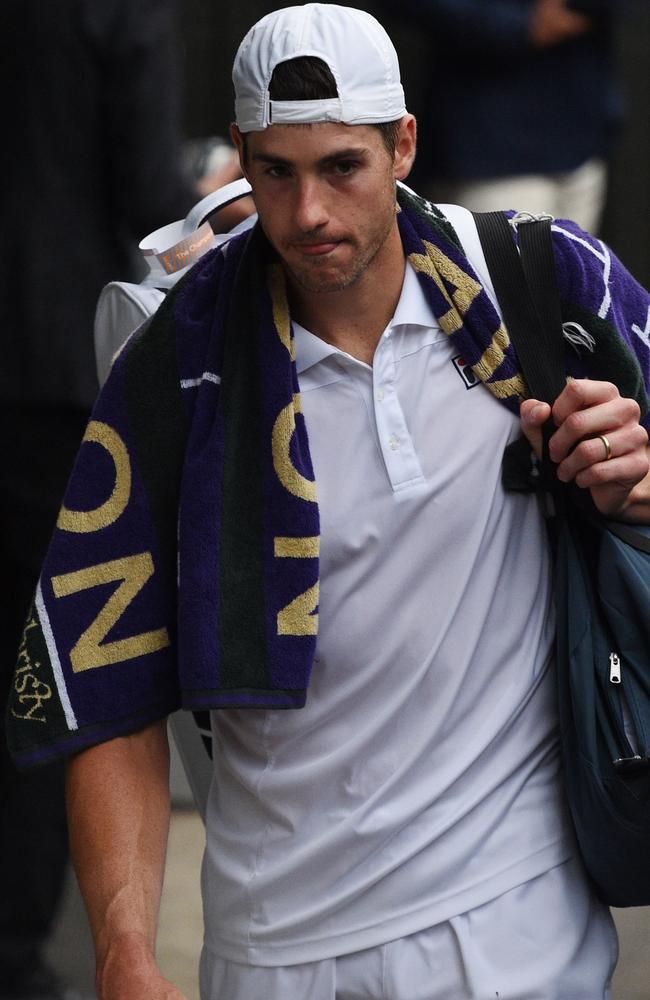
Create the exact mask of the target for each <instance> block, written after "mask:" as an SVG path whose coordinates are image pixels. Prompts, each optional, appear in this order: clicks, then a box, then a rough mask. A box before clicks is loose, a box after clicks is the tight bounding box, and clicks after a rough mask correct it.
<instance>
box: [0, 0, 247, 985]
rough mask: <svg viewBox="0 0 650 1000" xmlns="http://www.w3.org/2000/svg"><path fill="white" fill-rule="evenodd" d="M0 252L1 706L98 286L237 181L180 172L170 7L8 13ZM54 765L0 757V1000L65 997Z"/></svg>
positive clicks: (132, 2) (66, 1)
mask: <svg viewBox="0 0 650 1000" xmlns="http://www.w3.org/2000/svg"><path fill="white" fill-rule="evenodd" d="M1 27H2V31H1V33H0V38H1V39H2V41H1V42H0V45H1V47H2V48H1V51H2V59H1V64H2V70H1V73H2V77H1V79H2V92H3V94H4V108H5V111H4V125H5V138H6V139H7V140H8V141H9V144H10V152H9V153H8V154H7V155H5V157H3V166H2V171H3V176H2V184H1V190H2V199H3V200H2V229H1V235H0V241H1V242H0V275H1V277H0V282H1V284H0V331H1V336H2V364H1V365H0V443H1V447H2V453H3V469H2V483H1V488H0V509H1V511H2V520H1V528H0V532H1V534H0V554H1V558H2V566H3V574H4V580H5V587H4V588H3V590H4V594H5V597H4V599H3V601H2V603H1V604H0V655H1V666H0V685H1V686H0V691H1V693H2V705H3V709H4V705H5V703H6V697H7V692H8V688H9V682H10V678H11V675H12V673H13V670H14V667H15V662H16V650H17V648H18V644H19V640H20V633H21V629H22V626H23V623H24V617H25V614H26V612H27V609H28V606H29V602H30V600H31V597H32V594H33V590H34V587H35V585H36V581H37V578H38V573H39V569H40V565H41V563H42V560H43V557H44V554H45V550H46V546H47V542H48V539H49V537H50V535H51V533H52V530H53V527H54V523H55V521H56V515H57V512H58V509H59V506H60V503H61V498H62V496H63V492H64V488H65V483H66V480H67V478H68V474H69V471H70V468H71V466H72V462H73V459H74V456H75V454H76V452H77V449H78V447H79V442H80V441H81V438H82V435H83V432H84V428H85V426H86V422H87V419H88V415H89V412H90V408H91V406H92V403H93V401H94V398H95V395H96V393H97V388H98V386H97V377H96V374H95V359H94V352H93V341H92V330H93V317H94V311H95V304H96V301H97V297H98V295H99V292H100V290H101V288H102V286H103V285H104V284H105V283H106V282H108V281H110V280H112V279H115V278H125V279H128V278H134V279H135V280H137V279H138V276H137V275H136V274H135V273H134V262H135V255H134V247H135V245H136V243H137V241H138V240H139V239H140V238H141V237H142V236H143V235H145V234H146V233H148V232H150V231H151V230H152V229H155V228H157V227H159V226H162V225H164V224H166V223H168V222H171V221H173V220H175V219H177V218H179V217H182V216H184V215H185V214H186V212H187V210H188V209H189V208H190V207H191V206H192V205H193V204H194V202H196V201H197V200H198V198H199V197H201V196H202V195H203V194H205V193H207V191H208V190H210V189H211V187H212V186H218V184H219V183H221V182H223V183H226V182H227V181H229V180H233V179H234V178H235V177H236V176H239V169H238V167H236V166H235V165H234V164H235V163H236V158H235V159H234V161H230V162H226V161H223V160H222V162H221V164H220V166H219V170H218V171H217V173H216V174H214V175H211V176H210V177H206V178H204V179H203V180H202V182H201V183H200V184H197V183H195V182H194V181H193V180H191V179H189V178H187V177H186V176H185V175H184V174H183V171H182V170H181V161H182V148H181V134H180V127H179V122H180V94H181V91H180V87H179V59H178V38H177V34H176V23H175V12H174V6H173V3H172V2H168V0H157V2H151V0H59V2H58V3H56V4H47V3H39V2H38V0H6V2H5V3H4V4H3V5H2V20H1ZM63 778H64V773H63V765H62V764H54V765H48V766H47V767H44V768H42V769H40V770H37V771H35V772H33V773H30V774H19V773H17V772H16V770H15V769H14V767H13V766H12V764H11V763H10V761H9V757H8V754H7V750H6V746H5V740H4V735H3V737H2V740H0V997H2V998H3V1000H18V998H30V1000H55V998H63V997H71V996H72V995H73V994H72V993H71V992H70V991H65V990H64V989H63V987H62V986H61V985H59V984H57V982H56V979H55V977H54V975H53V974H52V972H51V971H50V970H49V969H48V968H47V967H46V965H45V963H44V961H43V957H42V950H43V945H44V942H45V941H46V939H47V936H48V933H49V930H50V927H51V923H52V919H53V915H54V913H55V910H56V906H57V903H58V900H59V897H60V892H61V888H62V884H63V880H64V875H65V871H66V864H67V857H68V846H67V831H66V822H65V810H64V797H63Z"/></svg>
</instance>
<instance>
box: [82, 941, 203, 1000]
mask: <svg viewBox="0 0 650 1000" xmlns="http://www.w3.org/2000/svg"><path fill="white" fill-rule="evenodd" d="M96 985H97V997H98V1000H187V997H186V996H185V995H184V994H183V993H181V992H180V990H177V989H176V987H175V986H174V984H173V983H170V981H169V980H168V979H165V977H164V976H163V975H162V973H161V972H160V970H159V969H158V966H157V965H156V961H155V959H154V957H153V954H152V953H151V950H150V949H149V947H148V946H147V945H146V944H145V943H144V942H143V940H142V939H141V937H140V936H139V935H123V936H122V937H121V938H120V939H119V940H118V941H117V942H116V944H115V945H114V946H113V947H111V948H109V950H108V953H107V955H106V957H105V958H104V960H103V962H102V963H101V965H99V966H98V969H97V980H96Z"/></svg>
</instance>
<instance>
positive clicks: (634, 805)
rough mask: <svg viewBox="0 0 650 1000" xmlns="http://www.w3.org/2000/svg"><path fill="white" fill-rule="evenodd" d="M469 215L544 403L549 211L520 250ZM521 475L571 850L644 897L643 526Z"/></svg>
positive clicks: (553, 386) (544, 474)
mask: <svg viewBox="0 0 650 1000" xmlns="http://www.w3.org/2000/svg"><path fill="white" fill-rule="evenodd" d="M475 220H476V224H477V228H478V231H479V236H480V238H481V243H482V245H483V249H484V252H485V256H486V259H487V262H488V266H489V269H490V273H491V275H492V279H493V282H494V287H495V291H496V294H497V297H498V299H499V303H500V306H501V308H502V310H503V314H504V318H505V321H506V326H507V328H508V332H509V334H510V338H511V340H512V341H513V343H514V345H515V348H516V350H517V354H518V356H519V360H520V363H521V365H522V368H523V371H524V375H525V377H526V381H527V383H528V386H529V389H530V392H531V395H532V396H533V397H534V398H536V399H543V400H545V401H546V402H549V403H552V402H553V401H554V400H555V399H556V397H557V396H558V395H559V392H560V391H561V390H562V388H563V386H564V385H565V377H564V363H563V356H564V349H565V348H564V339H563V334H562V322H561V314H560V298H559V293H558V289H557V280H556V275H555V266H554V259H553V247H552V241H551V230H550V218H548V217H547V218H543V217H542V218H532V217H531V219H530V220H529V221H524V222H523V224H522V222H521V221H520V222H519V225H518V235H519V247H520V254H519V253H518V252H517V249H516V244H515V240H514V231H513V227H512V226H511V224H510V223H509V222H508V220H507V217H506V216H505V215H504V214H502V213H486V214H485V215H476V216H475ZM619 388H621V389H622V388H623V387H619ZM551 433H552V428H548V429H547V430H546V438H547V439H548V437H549V436H550V434H551ZM526 451H527V455H528V457H529V455H530V448H529V447H527V448H526ZM512 459H513V455H512V453H511V454H510V455H507V456H506V458H505V460H504V482H505V483H506V485H509V486H512V485H513V484H514V480H513V479H512V468H513V465H512ZM519 485H520V486H521V483H520V484H519ZM529 485H537V486H538V487H540V488H542V489H543V490H544V491H546V493H547V496H550V500H551V504H550V510H549V518H548V525H549V532H550V534H551V539H552V543H553V548H554V555H555V578H554V583H555V601H556V607H557V653H556V660H557V676H558V692H559V716H560V735H561V744H562V754H563V761H564V771H565V781H566V790H567V795H568V800H569V806H570V809H571V814H572V817H573V823H574V826H575V830H576V835H577V840H578V844H579V847H580V852H581V855H582V858H583V861H584V864H585V867H586V869H587V871H588V873H589V875H590V877H591V879H592V880H593V883H594V885H595V888H596V891H597V893H598V895H599V896H600V898H601V899H602V900H603V901H604V902H605V903H608V904H609V905H611V906H644V905H648V904H650V526H646V525H636V524H635V525H631V524H623V523H620V522H614V521H609V520H606V519H604V518H603V517H601V516H600V515H599V514H598V512H597V511H596V510H595V508H594V507H593V504H591V498H590V497H589V496H588V495H585V492H584V491H580V490H578V489H577V488H576V487H571V488H567V487H566V486H564V485H563V484H562V483H560V482H559V480H558V479H557V477H556V476H555V473H554V470H553V467H552V465H551V463H550V461H549V460H548V458H545V459H544V460H543V461H542V463H541V465H540V466H539V467H538V468H537V469H535V470H534V471H533V476H532V479H529Z"/></svg>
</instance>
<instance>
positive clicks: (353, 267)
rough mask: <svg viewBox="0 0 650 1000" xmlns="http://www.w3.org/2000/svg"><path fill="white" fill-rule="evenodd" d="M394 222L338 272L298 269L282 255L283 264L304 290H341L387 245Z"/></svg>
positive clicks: (318, 292)
mask: <svg viewBox="0 0 650 1000" xmlns="http://www.w3.org/2000/svg"><path fill="white" fill-rule="evenodd" d="M392 224H393V218H391V219H390V221H389V222H387V224H386V229H385V230H383V231H382V232H381V233H379V234H378V235H377V237H376V239H375V240H373V241H372V242H371V243H369V244H368V246H366V247H365V248H364V249H363V251H362V252H360V253H359V254H358V255H357V256H354V255H353V257H352V260H351V261H350V263H349V265H348V266H347V267H346V268H345V269H344V270H341V271H339V273H338V274H333V275H332V274H330V275H328V274H327V273H324V274H319V273H318V270H316V269H312V268H309V267H305V268H300V269H297V268H295V267H293V266H292V265H291V264H289V263H288V261H287V260H286V258H284V257H282V255H281V257H282V262H283V265H284V267H285V269H286V271H287V274H288V276H289V278H290V280H292V281H294V282H295V283H296V285H298V286H299V287H300V288H301V289H302V290H303V291H305V292H311V293H312V294H321V293H324V292H341V291H343V290H344V289H345V288H349V287H350V285H353V284H355V282H357V281H359V279H360V278H362V277H363V275H364V274H365V272H366V271H367V270H368V268H369V267H370V265H371V264H372V262H373V261H374V260H375V258H376V257H377V254H378V253H379V252H380V250H381V249H382V248H383V246H384V245H385V243H386V241H387V239H388V237H389V235H390V232H391V228H392Z"/></svg>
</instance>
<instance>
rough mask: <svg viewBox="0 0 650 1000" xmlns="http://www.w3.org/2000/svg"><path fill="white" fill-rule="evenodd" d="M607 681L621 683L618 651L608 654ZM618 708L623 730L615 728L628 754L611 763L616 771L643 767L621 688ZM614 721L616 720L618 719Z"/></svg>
mask: <svg viewBox="0 0 650 1000" xmlns="http://www.w3.org/2000/svg"><path fill="white" fill-rule="evenodd" d="M609 681H610V684H622V682H623V676H622V668H621V658H620V656H619V655H618V653H616V652H613V651H612V652H611V653H610V654H609ZM619 708H620V713H621V719H622V723H623V732H622V733H621V732H620V728H619V726H617V728H619V737H622V743H623V744H624V745H625V746H626V749H627V750H628V756H627V757H615V758H614V760H613V761H612V763H613V764H614V767H615V768H616V769H617V770H618V771H630V770H635V769H636V768H638V767H645V766H646V765H647V763H648V760H647V758H646V757H642V756H641V754H640V753H637V748H638V744H637V740H636V737H635V734H634V728H633V722H632V717H631V715H630V710H629V708H628V705H627V701H626V699H625V694H624V691H623V690H622V691H621V693H620V696H619ZM616 714H617V713H615V715H616ZM616 721H617V722H618V719H617V720H616Z"/></svg>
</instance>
